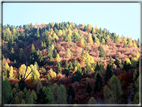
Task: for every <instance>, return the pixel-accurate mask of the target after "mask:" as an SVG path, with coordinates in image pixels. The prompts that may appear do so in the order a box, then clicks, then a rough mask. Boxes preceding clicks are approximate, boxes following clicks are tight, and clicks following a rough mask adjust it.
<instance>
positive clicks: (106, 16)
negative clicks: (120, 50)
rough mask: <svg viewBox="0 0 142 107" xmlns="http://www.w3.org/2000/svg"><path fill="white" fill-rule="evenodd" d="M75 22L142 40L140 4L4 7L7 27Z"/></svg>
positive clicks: (14, 4)
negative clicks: (8, 25)
mask: <svg viewBox="0 0 142 107" xmlns="http://www.w3.org/2000/svg"><path fill="white" fill-rule="evenodd" d="M52 21H53V22H57V23H60V22H64V21H65V22H67V21H69V22H74V23H76V24H84V23H85V24H86V25H87V24H92V26H94V27H95V26H96V25H97V26H98V27H101V28H102V29H103V28H106V29H107V30H109V31H110V32H116V34H117V35H119V36H121V35H122V34H123V35H124V36H126V37H127V36H129V37H132V38H133V39H138V38H140V4H139V3H4V4H3V25H7V24H10V25H15V26H17V25H18V26H19V25H24V24H28V23H32V24H33V25H35V24H36V22H37V23H38V24H41V23H46V24H48V23H49V22H52Z"/></svg>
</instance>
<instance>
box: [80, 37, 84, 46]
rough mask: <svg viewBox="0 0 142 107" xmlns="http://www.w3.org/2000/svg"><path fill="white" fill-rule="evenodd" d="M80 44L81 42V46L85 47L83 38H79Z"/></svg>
mask: <svg viewBox="0 0 142 107" xmlns="http://www.w3.org/2000/svg"><path fill="white" fill-rule="evenodd" d="M80 42H81V45H83V46H85V43H84V42H85V41H84V38H83V37H82V38H81V41H80Z"/></svg>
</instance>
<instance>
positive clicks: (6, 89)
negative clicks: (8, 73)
mask: <svg viewBox="0 0 142 107" xmlns="http://www.w3.org/2000/svg"><path fill="white" fill-rule="evenodd" d="M2 82H3V84H2V85H3V86H2V90H3V91H2V99H3V100H2V101H3V104H8V103H9V102H10V101H11V100H12V97H13V96H12V89H11V85H10V82H9V80H8V79H5V80H3V81H2Z"/></svg>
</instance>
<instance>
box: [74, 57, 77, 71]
mask: <svg viewBox="0 0 142 107" xmlns="http://www.w3.org/2000/svg"><path fill="white" fill-rule="evenodd" d="M77 63H78V61H77V59H76V58H75V59H74V62H73V67H74V69H75V67H76V66H77Z"/></svg>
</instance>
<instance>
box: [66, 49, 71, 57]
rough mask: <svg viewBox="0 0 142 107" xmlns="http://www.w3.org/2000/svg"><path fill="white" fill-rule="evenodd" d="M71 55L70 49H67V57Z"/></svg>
mask: <svg viewBox="0 0 142 107" xmlns="http://www.w3.org/2000/svg"><path fill="white" fill-rule="evenodd" d="M71 55H72V53H71V51H70V49H68V51H67V57H71Z"/></svg>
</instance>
